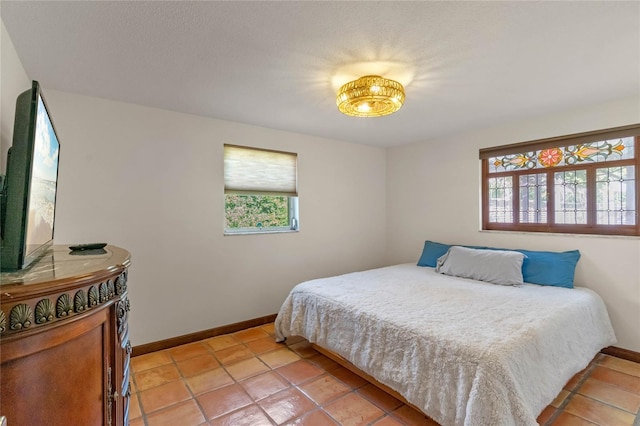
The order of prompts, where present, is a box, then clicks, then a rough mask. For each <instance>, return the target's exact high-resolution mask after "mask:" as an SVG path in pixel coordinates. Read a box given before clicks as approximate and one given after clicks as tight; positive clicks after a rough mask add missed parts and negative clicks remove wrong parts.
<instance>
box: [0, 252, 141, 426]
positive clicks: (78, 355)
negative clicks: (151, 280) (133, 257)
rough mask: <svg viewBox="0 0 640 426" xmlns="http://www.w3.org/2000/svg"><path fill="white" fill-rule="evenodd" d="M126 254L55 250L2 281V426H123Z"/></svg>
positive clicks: (127, 392)
mask: <svg viewBox="0 0 640 426" xmlns="http://www.w3.org/2000/svg"><path fill="white" fill-rule="evenodd" d="M129 265H130V255H129V252H127V251H126V250H123V249H121V248H118V247H114V246H107V247H105V248H104V249H101V250H89V251H86V252H77V253H71V252H70V251H69V248H68V247H67V246H53V247H52V248H51V249H50V250H49V252H48V253H47V254H46V255H45V256H44V257H42V258H41V259H40V260H38V261H37V263H35V264H34V265H32V266H31V267H29V268H28V269H26V270H23V271H18V272H10V273H2V274H1V279H0V308H1V311H0V361H1V365H0V416H6V419H7V426H33V425H65V426H67V425H82V426H85V425H127V424H128V423H129V422H128V418H129V413H128V412H129V396H130V394H131V390H130V389H131V388H130V385H129V359H130V355H131V343H129V329H128V325H127V321H128V315H129V314H128V313H129V300H128V298H127V268H128V267H129Z"/></svg>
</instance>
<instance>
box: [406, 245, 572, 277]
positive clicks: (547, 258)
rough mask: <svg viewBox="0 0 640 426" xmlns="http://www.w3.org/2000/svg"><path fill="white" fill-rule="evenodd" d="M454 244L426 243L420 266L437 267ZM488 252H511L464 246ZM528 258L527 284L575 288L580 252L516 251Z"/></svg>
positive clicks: (524, 268) (524, 275)
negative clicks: (440, 258) (574, 281)
mask: <svg viewBox="0 0 640 426" xmlns="http://www.w3.org/2000/svg"><path fill="white" fill-rule="evenodd" d="M452 245H454V244H442V243H436V242H434V241H429V240H427V241H425V242H424V248H423V250H422V255H421V256H420V260H418V266H430V267H432V268H435V267H436V263H437V261H438V258H439V257H440V256H443V255H444V254H445V253H446V252H447V251H448V250H449V248H450V247H451V246H452ZM462 247H467V248H475V249H486V250H511V249H500V248H495V247H482V246H462ZM515 251H518V252H520V253H522V254H524V255H525V256H526V257H525V258H524V262H523V263H522V277H523V278H524V282H525V283H531V284H539V285H549V286H554V287H565V288H573V277H574V275H575V272H576V265H577V263H578V260H579V259H580V251H578V250H572V251H565V252H553V251H534V250H515Z"/></svg>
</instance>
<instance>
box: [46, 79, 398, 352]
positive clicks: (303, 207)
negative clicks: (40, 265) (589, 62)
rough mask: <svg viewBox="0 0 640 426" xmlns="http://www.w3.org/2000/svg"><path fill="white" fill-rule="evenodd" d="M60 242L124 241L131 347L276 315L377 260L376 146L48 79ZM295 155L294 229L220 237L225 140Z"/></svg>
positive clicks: (380, 172) (382, 220)
mask: <svg viewBox="0 0 640 426" xmlns="http://www.w3.org/2000/svg"><path fill="white" fill-rule="evenodd" d="M46 96H47V101H48V104H49V109H50V111H51V114H52V117H53V120H54V122H55V125H56V128H57V130H58V133H59V137H60V144H61V149H60V171H59V180H58V182H59V198H58V204H57V212H56V237H55V242H56V243H57V244H66V243H82V242H92V241H105V242H108V243H111V244H115V245H118V246H121V247H124V248H126V249H128V250H129V251H130V252H131V253H132V261H133V263H132V267H131V269H130V281H129V282H130V287H129V288H130V298H131V303H132V310H131V333H132V341H133V344H134V345H140V344H144V343H148V342H153V341H157V340H161V339H166V338H170V337H175V336H179V335H183V334H187V333H192V332H196V331H200V330H205V329H209V328H213V327H217V326H221V325H226V324H231V323H234V322H238V321H243V320H247V319H252V318H256V317H260V316H263V315H269V314H273V313H276V312H277V311H278V309H279V308H280V305H281V304H282V302H283V301H284V299H285V297H286V295H287V294H288V292H289V290H290V289H291V288H292V287H293V286H294V285H295V284H297V283H299V282H302V281H304V280H307V279H311V278H316V277H322V276H329V275H333V274H339V273H344V272H350V271H355V270H362V269H367V268H372V267H377V266H381V265H382V264H383V263H384V256H385V247H386V242H385V231H384V227H385V224H386V216H385V205H386V200H385V193H384V187H385V179H386V177H385V167H386V162H385V150H383V149H380V148H372V147H366V146H362V145H356V144H350V143H344V142H339V141H334V140H328V139H320V138H314V137H310V136H304V135H300V134H294V133H287V132H282V131H275V130H270V129H265V128H259V127H253V126H248V125H241V124H237V123H232V122H226V121H220V120H214V119H209V118H203V117H197V116H192V115H186V114H179V113H175V112H170V111H164V110H159V109H152V108H147V107H141V106H136V105H132V104H125V103H118V102H113V101H108V100H103V99H98V98H91V97H84V96H78V95H74V94H70V93H64V92H56V91H51V90H49V91H47V92H46ZM224 143H232V144H240V145H247V146H255V147H263V148H270V149H276V150H284V151H291V152H296V153H298V168H299V173H298V181H299V194H300V197H299V202H300V228H301V230H300V232H298V233H287V234H275V235H274V234H271V235H249V236H247V235H244V236H239V235H236V236H223V225H224V195H223V187H224V184H223V144H224Z"/></svg>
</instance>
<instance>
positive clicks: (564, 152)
mask: <svg viewBox="0 0 640 426" xmlns="http://www.w3.org/2000/svg"><path fill="white" fill-rule="evenodd" d="M634 151H635V140H634V138H633V137H627V138H621V139H613V140H605V141H600V142H592V143H587V144H582V145H569V146H566V147H562V148H546V149H541V150H538V151H529V152H523V153H519V154H509V155H504V156H501V157H492V158H489V161H488V162H489V173H499V172H507V171H514V170H525V169H543V168H550V167H558V166H570V165H574V164H580V163H600V162H606V161H614V160H624V159H628V158H634Z"/></svg>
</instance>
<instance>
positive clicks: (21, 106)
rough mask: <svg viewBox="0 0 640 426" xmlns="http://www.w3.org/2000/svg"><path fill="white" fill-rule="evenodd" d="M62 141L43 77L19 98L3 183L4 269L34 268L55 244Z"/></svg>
mask: <svg viewBox="0 0 640 426" xmlns="http://www.w3.org/2000/svg"><path fill="white" fill-rule="evenodd" d="M59 152H60V142H59V141H58V135H57V133H56V129H55V127H54V125H53V121H52V120H51V116H50V115H49V110H48V108H47V104H46V102H45V99H44V96H43V95H42V90H41V87H40V85H39V84H38V82H37V81H34V82H33V83H32V86H31V89H29V90H27V91H25V92H23V93H21V94H20V95H19V96H18V100H17V101H16V114H15V122H14V127H13V144H12V146H11V148H9V152H8V156H7V170H6V176H5V177H4V180H3V183H2V197H1V198H2V205H1V207H0V208H1V215H2V218H1V224H0V225H1V230H0V234H1V237H2V245H1V252H0V269H2V270H3V271H16V270H20V269H24V268H26V267H28V266H29V265H30V264H31V263H32V262H33V261H34V260H36V259H38V258H39V257H40V256H42V255H44V254H45V253H46V252H47V249H48V248H49V247H50V246H51V245H52V244H53V229H54V223H55V209H56V193H57V187H58V154H59Z"/></svg>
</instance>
